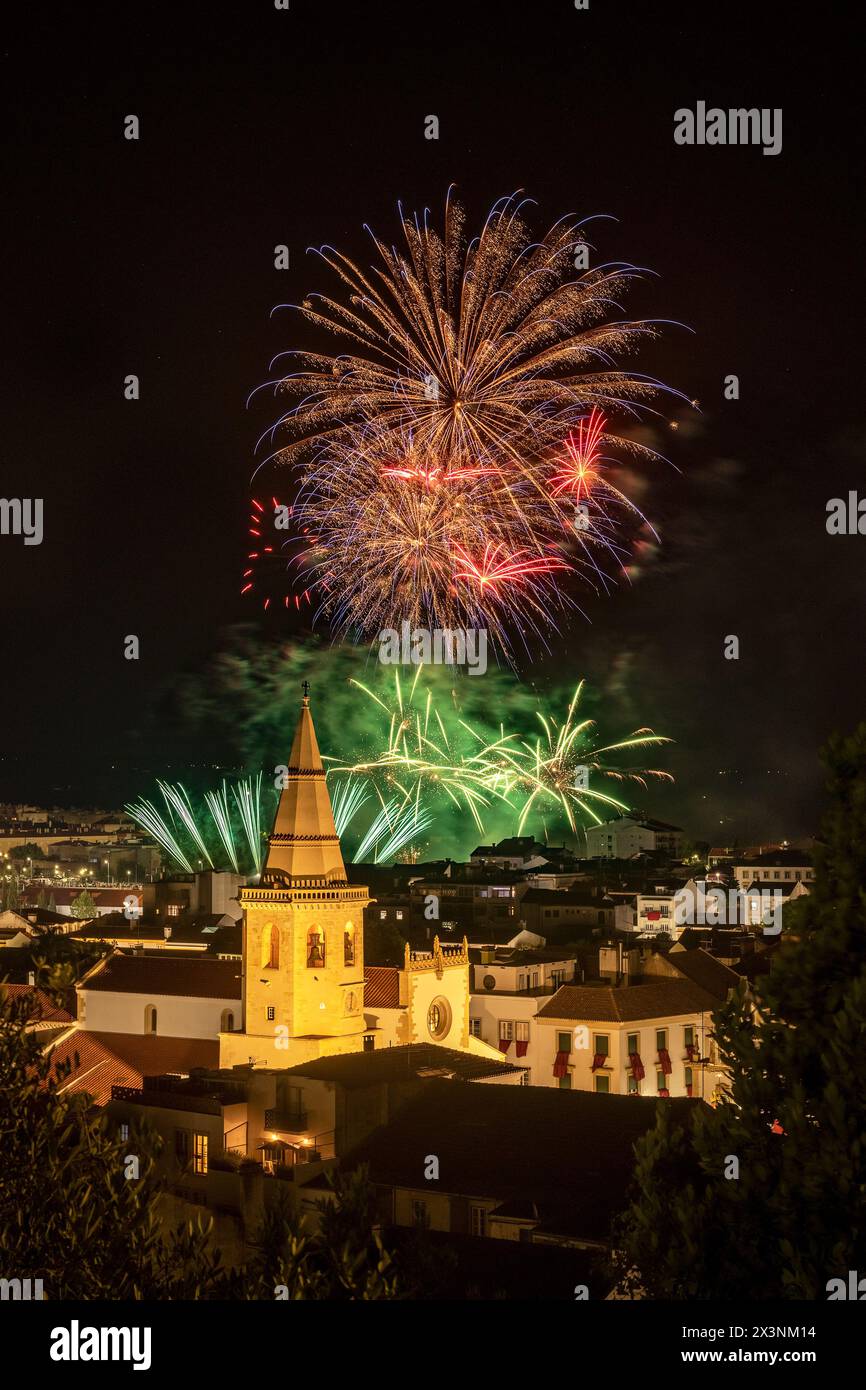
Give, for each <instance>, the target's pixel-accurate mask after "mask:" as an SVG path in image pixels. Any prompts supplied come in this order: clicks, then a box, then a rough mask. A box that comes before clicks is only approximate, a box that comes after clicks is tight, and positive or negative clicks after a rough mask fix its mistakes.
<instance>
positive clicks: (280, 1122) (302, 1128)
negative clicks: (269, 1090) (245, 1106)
mask: <svg viewBox="0 0 866 1390" xmlns="http://www.w3.org/2000/svg"><path fill="white" fill-rule="evenodd" d="M265 1129H266V1130H274V1131H275V1132H281V1133H283V1134H306V1132H307V1112H306V1110H281V1109H279V1107H278V1106H274V1107H273V1108H272V1109H270V1110H266V1111H265Z"/></svg>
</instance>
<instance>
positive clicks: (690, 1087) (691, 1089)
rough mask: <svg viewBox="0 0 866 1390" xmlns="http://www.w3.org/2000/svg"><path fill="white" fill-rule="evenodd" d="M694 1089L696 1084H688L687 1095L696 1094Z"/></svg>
mask: <svg viewBox="0 0 866 1390" xmlns="http://www.w3.org/2000/svg"><path fill="white" fill-rule="evenodd" d="M694 1089H695V1088H694V1086H687V1087H686V1095H687V1096H690V1095H693V1094H694Z"/></svg>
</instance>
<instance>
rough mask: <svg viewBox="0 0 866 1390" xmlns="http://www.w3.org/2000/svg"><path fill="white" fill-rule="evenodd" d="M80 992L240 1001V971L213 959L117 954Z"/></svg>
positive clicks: (232, 963) (233, 962)
mask: <svg viewBox="0 0 866 1390" xmlns="http://www.w3.org/2000/svg"><path fill="white" fill-rule="evenodd" d="M80 988H81V989H99V990H114V991H117V992H118V993H121V994H179V995H183V996H185V997H186V998H189V999H240V997H241V967H240V964H239V962H238V961H236V960H214V959H213V958H212V957H210V956H203V957H201V958H193V957H189V956H181V957H178V956H165V955H163V954H162V952H160V954H159V955H152V956H133V955H126V954H122V953H120V952H118V953H117V954H116V955H113V956H110V957H109V959H108V960H107V961H106V963H105V965H104V966H103V967H102V969H100V970H97V971H96V973H95V974H93V975H90V976H88V977H87V979H86V980H84V981H83V982H82V984H81V985H80Z"/></svg>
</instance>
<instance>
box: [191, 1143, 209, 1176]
mask: <svg viewBox="0 0 866 1390" xmlns="http://www.w3.org/2000/svg"><path fill="white" fill-rule="evenodd" d="M193 1172H195V1173H206V1172H207V1135H206V1134H196V1135H194V1146H193Z"/></svg>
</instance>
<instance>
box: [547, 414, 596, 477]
mask: <svg viewBox="0 0 866 1390" xmlns="http://www.w3.org/2000/svg"><path fill="white" fill-rule="evenodd" d="M606 424H607V422H606V420H605V418H604V416H603V415H602V413H601V411H600V410H596V408H595V407H594V406H593V408H592V410H591V411H590V413H589V415H588V416H587V418H586V419H584V420H581V421H580V423H579V424H578V427H577V433H576V434H575V432H574V430H572V431H571V432H570V434H569V435H568V437H567V439H566V440H565V448H566V451H567V454H568V458H567V459H562V460H560V462H561V464H562V472H560V473H557V474H556V475H555V476H554V477H553V479H552V480H551V481H552V484H553V496H554V497H561V496H562V494H563V493H564V492H573V493H574V494H575V496H576V497H577V498H578V500H579V499H580V498H581V497H583V496H586V497H588V496H589V494H590V491H591V488H592V484H593V483H594V482H596V481H597V479H598V473H597V471H596V465H597V464H598V462H599V460H600V458H601V453H600V450H599V444H600V443H601V439H602V436H603V435H604V431H605V427H606Z"/></svg>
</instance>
